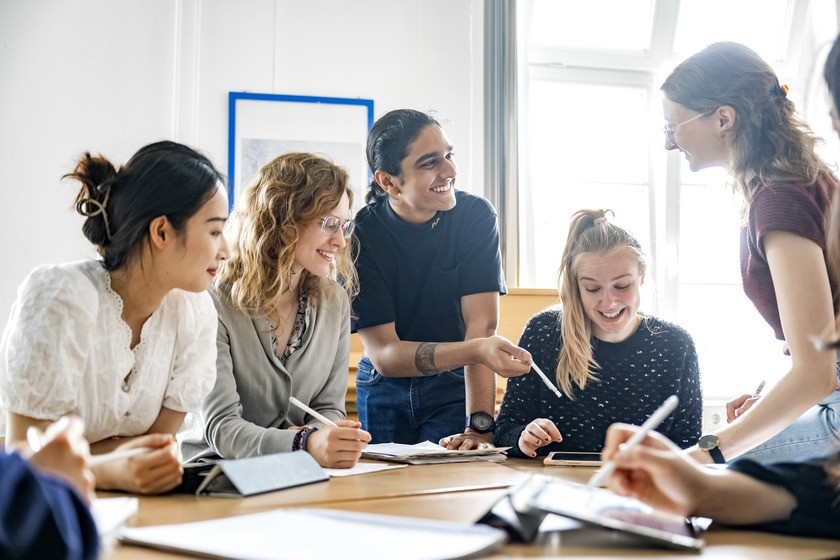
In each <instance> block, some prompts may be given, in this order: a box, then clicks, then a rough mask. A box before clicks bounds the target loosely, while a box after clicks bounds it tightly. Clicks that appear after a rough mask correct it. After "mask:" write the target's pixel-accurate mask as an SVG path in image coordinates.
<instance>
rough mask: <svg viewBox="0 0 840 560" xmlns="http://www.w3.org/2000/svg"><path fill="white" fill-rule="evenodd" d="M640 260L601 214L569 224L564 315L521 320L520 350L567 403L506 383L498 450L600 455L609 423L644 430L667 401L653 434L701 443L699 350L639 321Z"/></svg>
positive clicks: (523, 384)
mask: <svg viewBox="0 0 840 560" xmlns="http://www.w3.org/2000/svg"><path fill="white" fill-rule="evenodd" d="M645 268H646V262H645V256H644V254H643V253H642V248H641V245H640V244H639V242H638V240H637V239H636V238H635V237H634V236H633V235H632V234H631V233H630V232H629V231H627V230H626V229H624V228H622V227H620V226H617V225H615V224H613V223H611V222H609V221H608V220H607V215H606V212H605V211H604V210H579V211H578V212H575V214H574V215H573V216H572V223H571V225H570V227H569V236H568V239H567V240H566V248H565V250H564V251H563V260H562V264H561V265H560V301H561V303H562V307H560V306H558V307H550V308H548V309H546V310H544V311H541V312H540V313H537V314H536V315H534V317H532V318H531V319H530V320H529V321H528V325H527V326H526V327H525V331H524V332H523V333H522V337H521V338H520V339H519V345H520V346H522V348H524V349H526V350H527V351H528V352H530V353H531V356H533V357H534V361H535V362H537V363H538V364H542V366H543V367H544V368H545V369H546V371H555V372H556V379H557V385H558V386H559V387H560V389H561V390H562V392H563V395H564V397H563V398H559V397H557V396H556V395H555V394H554V392H552V391H551V390H550V389H549V388H548V387H546V386H545V385H544V384H543V382H542V381H541V380H540V379H539V378H538V377H536V376H533V375H526V376H524V377H518V378H516V379H511V380H510V382H509V383H508V385H507V389H506V390H505V397H504V400H503V401H502V408H501V410H500V412H499V418H498V429H497V430H496V445H498V446H500V447H502V446H504V447H511V450H510V451H509V453H511V454H512V455H518V456H528V457H536V456H537V455H547V454H548V453H549V452H551V451H589V452H598V451H600V450H601V447H602V445H603V441H604V435H605V434H606V432H607V428H608V427H609V426H610V424H612V423H614V422H629V423H634V424H642V423H643V422H644V421H645V420H646V419H647V417H648V416H650V415H651V413H653V411H655V410H656V409H657V408H658V407H659V406H660V405H661V404H662V402H663V401H664V400H665V399H667V398H668V397H669V396H671V395H677V396H678V397H679V399H680V404H679V407H678V408H677V409H676V410H675V411H674V412H673V413H672V414H671V416H669V417H668V418H667V419H666V420H665V421H664V422H663V423H662V424H661V425H660V426H659V428H658V430H659V431H660V432H661V433H663V434H666V435H667V436H668V437H669V438H671V440H673V441H674V442H676V443H677V444H679V445H680V446H682V447H688V446H690V445H693V444H694V443H695V442H696V441H697V438H698V437H700V433H701V423H702V418H703V396H702V392H701V389H700V373H699V368H698V365H697V351H696V350H695V348H694V342H693V341H692V340H691V337H690V336H689V334H688V333H687V332H685V331H684V330H683V329H681V328H680V327H678V326H676V325H673V324H671V323H667V322H665V321H662V320H661V319H657V318H656V317H652V316H649V315H643V314H641V313H639V303H640V290H641V286H642V284H643V283H644V280H645Z"/></svg>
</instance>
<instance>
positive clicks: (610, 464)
mask: <svg viewBox="0 0 840 560" xmlns="http://www.w3.org/2000/svg"><path fill="white" fill-rule="evenodd" d="M679 403H680V399H678V398H677V395H671V396H670V397H668V398H667V399H665V402H664V403H662V406H660V407H659V408H658V409H657V410H656V412H654V413H653V414H651V415H650V418H648V419H647V420H645V423H644V424H642V427H641V428H639V431H637V432H636V433H635V434H633V435H632V436H631V437H630V439H628V440H627V443H625V444H624V447H623V448H622V451H627V450H628V449H630V448H632V447H633V446H635V445H638V444H640V443H641V442H642V441H643V440H644V439H645V438H646V437H647V435H648V434H649V433H650V432H652V431H653V430H655V429H656V428H658V427H659V425H660V424H661V423H662V422H663V420H665V419H666V418H667V417H668V415H669V414H671V413H672V412H673V411H674V409H675V408H677V405H678V404H679ZM614 470H615V460H612V461H607V462H606V463H604V466H603V467H601V468H600V469H599V470H598V471H596V472H595V474H593V475H592V478H590V479H589V482H588V483H587V486H589V487H590V488H597V487H598V486H601V485H602V484H603V483H604V481H605V480H606V479H607V477H608V476H610V475H611V474H612V472H613V471H614Z"/></svg>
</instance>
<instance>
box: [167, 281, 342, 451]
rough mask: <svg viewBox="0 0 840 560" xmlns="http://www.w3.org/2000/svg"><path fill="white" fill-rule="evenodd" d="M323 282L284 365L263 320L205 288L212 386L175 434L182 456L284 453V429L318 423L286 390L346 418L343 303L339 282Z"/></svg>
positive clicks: (288, 434)
mask: <svg viewBox="0 0 840 560" xmlns="http://www.w3.org/2000/svg"><path fill="white" fill-rule="evenodd" d="M322 286H323V295H322V297H321V299H320V301H319V302H318V306H317V307H314V306H313V305H311V304H310V305H309V306H308V307H307V311H306V313H307V328H306V332H305V333H304V335H303V341H302V344H301V346H300V348H299V349H298V350H296V351H295V352H294V353H292V355H291V356H289V358H288V359H287V360H286V365H285V366H284V365H283V364H282V363H281V362H280V360H278V359H277V357H276V356H275V355H274V351H273V349H272V345H271V332H270V328H271V325H270V322H269V320H268V318H267V317H261V318H258V319H252V318H251V317H249V316H248V315H246V314H245V313H242V312H241V311H238V310H237V309H235V308H234V307H233V304H232V303H231V301H230V297H229V294H228V292H227V290H226V289H224V288H220V289H214V291H211V295H212V296H213V302H214V303H215V304H216V310H217V311H218V313H219V330H218V335H217V338H216V341H217V344H216V347H217V350H218V355H217V358H216V370H217V376H216V385H215V387H213V390H212V391H211V392H210V394H209V395H208V396H207V399H205V401H204V405H203V406H202V408H201V413H200V416H199V417H198V418H195V419H193V421H194V422H197V423H198V425H195V426H193V427H192V429H190V428H186V429H185V430H182V433H181V434H180V435H179V437H180V438H181V452H182V454H183V456H184V460H185V461H187V462H189V461H195V460H198V459H216V458H218V457H222V458H225V459H238V458H240V457H251V456H255V455H266V454H269V453H279V452H284V451H291V450H292V439H293V438H294V435H295V431H294V430H288V429H286V428H289V427H291V426H302V425H304V424H309V425H312V426H320V425H321V422H319V421H318V420H315V419H314V418H312V417H310V416H309V415H308V414H306V413H304V412H303V411H302V410H300V409H299V408H298V407H296V406H291V405H290V403H289V397H290V396H294V397H296V398H297V399H299V400H301V401H303V402H304V403H306V404H308V405H309V406H310V407H312V408H313V409H315V410H317V411H318V412H320V413H321V414H323V415H324V416H326V417H327V418H330V419H332V420H343V419H344V418H346V413H345V410H344V399H345V395H346V393H347V365H348V361H349V354H350V306H349V303H348V300H347V295H346V294H345V292H344V290H343V289H342V288H341V286H339V285H338V284H336V283H335V282H333V281H331V280H327V279H323V280H322ZM202 428H203V429H202Z"/></svg>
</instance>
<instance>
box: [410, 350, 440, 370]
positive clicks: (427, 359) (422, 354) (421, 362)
mask: <svg viewBox="0 0 840 560" xmlns="http://www.w3.org/2000/svg"><path fill="white" fill-rule="evenodd" d="M435 346H437V342H421V343H420V346H418V347H417V352H415V353H414V367H416V368H417V371H419V372H420V373H422V374H423V375H434V374H436V373H440V372H439V371H438V370H437V367H436V366H435Z"/></svg>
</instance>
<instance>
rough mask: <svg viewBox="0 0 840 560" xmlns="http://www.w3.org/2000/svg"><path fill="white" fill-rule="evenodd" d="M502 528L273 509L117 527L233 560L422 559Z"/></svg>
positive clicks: (127, 534)
mask: <svg viewBox="0 0 840 560" xmlns="http://www.w3.org/2000/svg"><path fill="white" fill-rule="evenodd" d="M505 538H506V535H505V533H504V531H501V530H499V529H494V528H492V527H487V526H484V525H465V524H458V523H446V522H442V521H429V520H425V519H415V518H409V517H396V516H387V515H372V514H363V513H353V512H343V511H333V510H323V509H276V510H273V511H267V512H264V513H256V514H251V515H242V516H239V517H228V518H224V519H216V520H212V521H201V522H197V523H184V524H178V525H158V526H153V527H142V528H125V529H123V530H122V536H121V540H122V541H123V542H125V543H135V544H142V545H145V546H151V547H154V548H159V549H163V550H173V551H179V552H189V553H193V554H201V555H205V556H207V557H208V558H223V559H233V560H239V559H242V560H245V559H249V560H323V559H324V558H341V559H342V560H393V559H394V558H399V559H400V560H428V559H432V558H440V559H450V558H451V559H454V558H463V557H465V556H469V555H473V554H476V553H479V552H481V553H487V552H490V551H492V550H495V549H496V548H498V547H500V546H501V545H502V544H503V543H504V541H505Z"/></svg>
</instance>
